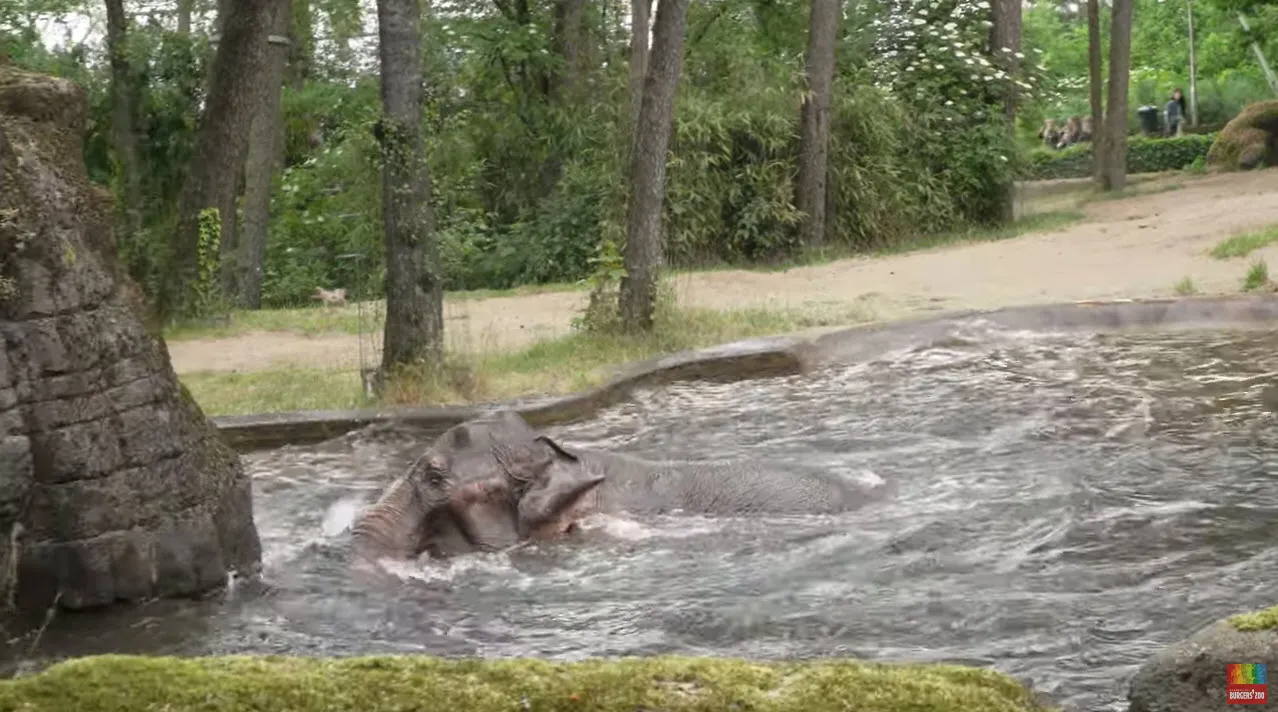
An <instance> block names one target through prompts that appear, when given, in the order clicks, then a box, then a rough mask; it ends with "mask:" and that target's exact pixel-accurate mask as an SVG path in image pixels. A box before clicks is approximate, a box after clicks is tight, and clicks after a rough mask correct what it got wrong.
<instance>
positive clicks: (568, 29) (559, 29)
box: [546, 0, 586, 102]
mask: <svg viewBox="0 0 1278 712" xmlns="http://www.w3.org/2000/svg"><path fill="white" fill-rule="evenodd" d="M585 9H586V0H557V1H556V2H555V9H554V13H555V16H554V25H553V28H552V30H551V39H550V47H551V51H552V52H554V54H555V56H557V57H559V60H560V62H561V63H562V66H561V67H560V69H559V71H558V72H556V73H554V74H553V75H551V77H550V86H549V87H547V92H546V93H547V95H548V96H550V97H551V99H552V100H554V101H557V102H564V101H571V100H572V99H573V97H574V96H575V95H576V89H577V85H578V83H579V80H580V74H581V57H580V55H581V44H582V39H583V37H582V20H583V19H584V16H585Z"/></svg>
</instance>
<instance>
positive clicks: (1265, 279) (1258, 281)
mask: <svg viewBox="0 0 1278 712" xmlns="http://www.w3.org/2000/svg"><path fill="white" fill-rule="evenodd" d="M1267 286H1269V263H1267V262H1265V261H1264V260H1256V261H1255V262H1252V263H1251V266H1250V267H1248V268H1247V274H1246V276H1244V277H1243V283H1242V288H1243V291H1244V292H1255V291H1258V290H1260V289H1263V288H1264V287H1267Z"/></svg>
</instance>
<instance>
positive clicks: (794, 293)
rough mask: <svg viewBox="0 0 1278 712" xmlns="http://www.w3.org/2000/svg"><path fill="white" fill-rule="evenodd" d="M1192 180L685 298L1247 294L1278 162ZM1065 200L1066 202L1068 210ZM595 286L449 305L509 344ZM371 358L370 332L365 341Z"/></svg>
mask: <svg viewBox="0 0 1278 712" xmlns="http://www.w3.org/2000/svg"><path fill="white" fill-rule="evenodd" d="M1178 182H1180V183H1182V184H1183V185H1184V187H1183V188H1180V189H1178V190H1172V191H1168V192H1159V193H1151V194H1146V195H1137V196H1133V197H1128V198H1124V199H1121V200H1107V201H1098V202H1093V203H1090V204H1089V205H1088V206H1087V207H1086V209H1085V212H1086V215H1087V218H1086V219H1085V220H1084V221H1082V222H1081V223H1078V224H1076V225H1073V226H1071V227H1068V228H1065V229H1062V230H1057V231H1054V232H1048V233H1041V234H1035V235H1027V236H1023V237H1019V238H1015V239H1011V240H1003V241H999V242H987V243H979V244H973V245H964V246H958V247H948V248H940V249H935V250H929V251H926V252H915V253H909V254H903V255H895V256H889V257H879V258H857V259H849V260H841V261H839V262H833V263H829V264H825V265H819V266H812V267H800V268H795V269H791V270H787V271H784V272H749V271H744V270H733V271H723V272H705V273H698V274H691V275H686V276H681V277H679V278H678V279H677V280H676V289H677V291H678V293H679V299H680V301H681V303H683V304H686V305H690V306H701V307H712V308H719V309H730V308H740V307H749V306H773V307H779V306H783V307H803V308H828V307H829V306H831V305H840V304H851V303H854V302H856V303H861V304H865V305H867V306H869V307H870V308H872V309H873V312H874V314H875V316H876V317H877V318H880V319H894V318H900V317H903V316H908V315H911V314H916V313H919V312H923V311H949V310H956V309H969V308H992V307H998V306H1007V305H1013V304H1035V303H1051V302H1065V301H1073V300H1080V299H1112V298H1124V297H1156V296H1168V295H1171V294H1172V293H1173V286H1174V285H1175V284H1176V282H1178V281H1180V280H1181V279H1183V278H1185V277H1189V278H1191V279H1192V280H1193V282H1194V284H1195V285H1196V286H1197V288H1198V289H1199V291H1200V292H1203V293H1222V292H1236V291H1238V289H1239V285H1240V283H1241V280H1242V277H1243V275H1244V273H1245V272H1246V270H1247V266H1248V264H1249V263H1250V260H1251V259H1254V258H1257V257H1259V258H1264V259H1266V260H1267V261H1269V262H1270V264H1274V265H1275V266H1278V246H1271V247H1269V248H1266V249H1264V250H1260V251H1257V252H1256V253H1253V255H1251V256H1249V257H1248V258H1244V259H1234V260H1216V259H1213V258H1211V257H1209V256H1207V254H1206V252H1207V250H1208V249H1210V248H1211V247H1212V246H1213V245H1215V244H1216V243H1217V242H1218V241H1220V240H1221V239H1223V238H1225V237H1228V236H1229V235H1232V234H1235V233H1237V232H1241V231H1245V230H1249V229H1255V228H1259V227H1264V226H1267V225H1273V224H1278V170H1269V171H1262V172H1252V173H1236V174H1227V175H1219V176H1208V177H1201V178H1192V179H1178ZM1058 207H1060V206H1053V208H1054V209H1055V208H1058ZM585 298H586V295H585V293H584V292H568V293H545V294H531V295H521V296H512V297H497V298H492V299H485V300H468V301H460V302H451V303H449V304H446V306H445V310H446V316H447V317H448V323H447V328H448V330H449V332H450V333H449V336H450V341H451V342H452V344H453V346H454V347H455V348H460V349H465V350H484V351H487V350H493V349H503V348H505V349H508V348H512V347H517V346H521V345H525V344H528V343H530V342H532V341H534V340H536V339H538V338H544V337H547V336H554V335H557V334H563V333H566V332H567V331H568V330H569V324H570V321H571V319H572V318H573V316H575V315H576V314H577V312H578V310H579V309H580V308H581V306H582V304H583V303H584V300H585ZM364 342H365V343H364V348H365V359H366V362H367V363H370V364H371V363H372V361H371V357H370V356H369V355H368V351H369V349H370V348H371V347H372V346H374V345H373V344H370V337H367V336H366V337H365V339H364ZM359 348H360V339H359V338H358V337H356V336H353V335H346V334H330V335H323V336H304V335H299V334H291V333H279V332H269V333H267V332H259V333H254V334H247V335H243V336H237V337H232V338H221V339H194V340H189V341H176V342H172V343H170V344H169V352H170V354H171V355H172V357H173V365H174V367H175V368H176V369H177V371H178V372H179V373H188V372H193V371H209V370H212V371H250V370H263V369H268V368H272V367H278V366H282V365H295V366H305V367H318V368H328V367H334V368H336V367H342V368H353V367H354V364H356V363H358V362H359Z"/></svg>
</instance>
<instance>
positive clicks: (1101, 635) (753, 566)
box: [10, 327, 1278, 710]
mask: <svg viewBox="0 0 1278 712" xmlns="http://www.w3.org/2000/svg"><path fill="white" fill-rule="evenodd" d="M1276 374H1278V331H1273V330H1240V331H1190V332H1172V333H1146V334H1127V335H1099V336H1096V335H1080V334H1068V335H1062V334H1057V335H1052V334H1037V335H1035V334H1024V333H1009V332H1001V331H998V330H994V329H982V328H979V327H967V333H958V332H956V333H954V334H952V335H951V337H949V338H946V339H944V340H942V341H939V342H933V343H930V344H927V345H923V346H919V347H917V348H912V349H906V350H902V351H897V352H895V353H891V354H888V355H886V356H884V357H882V358H879V359H877V360H875V361H873V362H869V363H863V364H858V365H855V366H850V367H842V368H837V369H832V370H827V371H823V372H820V373H816V374H809V375H806V376H796V377H787V378H777V379H769V380H763V381H752V382H744V383H737V384H729V385H714V384H688V385H677V386H673V387H668V388H664V389H660V390H655V391H649V392H643V393H640V394H638V395H636V396H635V397H634V398H632V399H631V400H630V401H629V402H627V403H625V404H623V405H618V406H616V407H614V408H611V409H609V410H607V411H606V412H604V413H602V414H600V415H599V416H598V417H597V418H594V419H592V420H591V421H589V422H587V423H583V424H578V425H573V426H571V427H564V428H557V429H554V431H553V432H554V433H555V434H556V435H558V436H559V437H561V438H563V439H565V440H567V441H570V442H573V443H575V444H579V445H584V446H591V447H598V448H611V449H615V450H619V451H625V452H630V453H635V454H640V455H645V456H650V457H654V458H658V457H669V458H718V457H731V456H743V457H767V458H776V459H782V460H788V461H792V462H794V463H801V464H802V465H805V466H811V467H823V468H830V469H834V470H838V471H843V472H846V473H848V474H849V475H850V476H854V477H860V478H865V479H866V480H867V481H874V480H877V479H881V480H882V481H884V482H886V485H885V492H884V495H883V496H881V497H879V498H877V499H876V500H874V501H872V502H870V503H869V504H867V505H866V506H864V507H863V508H861V509H859V510H857V511H855V512H851V513H848V514H845V515H840V516H836V517H788V518H773V519H766V518H765V519H759V518H755V519H748V520H746V519H721V520H711V519H705V518H697V517H658V518H642V519H627V518H621V517H599V518H596V519H594V520H592V521H590V522H588V526H587V527H585V530H584V531H583V532H582V533H581V535H580V536H578V537H576V538H574V539H571V540H567V541H562V542H556V543H553V544H549V545H542V546H539V547H532V548H527V549H522V550H519V551H516V552H513V553H506V554H491V555H483V556H471V557H462V558H460V559H457V560H454V561H452V562H449V563H447V564H438V563H435V564H426V565H422V566H420V567H416V568H414V569H412V570H411V571H408V572H406V574H405V577H404V583H403V584H402V585H401V586H400V587H399V588H398V589H397V590H395V591H390V592H388V591H386V590H384V589H371V588H369V587H368V586H366V585H364V586H361V585H359V584H356V583H355V582H353V581H352V580H351V579H350V578H349V577H348V575H347V573H346V565H345V558H344V557H345V547H346V544H347V536H348V535H347V533H346V527H347V526H348V525H349V523H350V521H351V520H352V518H353V517H354V516H355V514H356V513H357V512H358V510H359V508H360V507H362V506H365V505H366V504H367V503H368V502H371V501H372V500H373V499H375V498H376V496H377V495H378V493H379V491H380V490H381V488H382V487H383V486H384V485H385V484H386V483H387V482H388V481H389V479H390V478H392V477H393V476H395V475H397V474H399V472H400V471H401V470H402V468H403V467H404V466H405V465H406V463H407V462H408V461H409V460H410V459H411V458H412V457H413V456H414V455H415V454H416V453H417V452H419V451H420V449H421V448H422V447H424V443H420V442H411V441H407V440H402V439H401V440H395V439H389V440H388V439H387V437H376V438H375V437H370V436H368V435H367V434H358V433H357V434H352V435H350V436H347V437H344V438H340V439H337V440H334V441H332V442H329V443H325V444H323V445H320V446H315V447H289V448H283V449H280V450H275V451H272V452H268V453H261V454H255V455H251V456H248V457H246V464H247V467H248V468H249V469H250V471H251V472H252V473H253V475H254V478H255V488H256V498H257V499H256V508H257V509H256V516H257V521H258V526H259V528H260V530H261V536H262V542H263V546H264V549H265V561H264V566H265V581H264V584H263V585H262V586H252V587H244V586H241V587H235V588H233V589H232V590H231V591H230V592H229V593H228V594H227V595H225V596H224V597H220V598H219V599H218V600H212V601H206V602H202V603H192V602H175V601H169V602H157V603H153V604H149V605H147V606H143V607H139V608H137V609H134V610H131V611H127V612H123V613H118V614H112V615H110V616H104V615H96V616H65V617H59V618H57V619H55V620H54V621H53V622H52V624H51V625H50V626H49V627H48V629H47V630H46V631H44V632H43V633H42V635H41V636H40V639H39V640H38V641H36V640H30V639H25V640H23V641H21V642H19V643H15V644H11V646H10V647H11V651H10V658H11V659H19V660H25V661H27V664H31V661H33V660H37V659H48V658H50V657H58V656H64V655H77V654H86V653H96V652H107V651H117V652H142V653H150V654H210V653H226V652H270V653H295V654H325V655H346V654H355V653H364V652H398V653H403V652H422V653H435V654H446V655H481V656H490V657H499V656H521V655H538V656H546V657H552V658H558V659H574V658H580V657H585V656H592V655H617V654H651V653H662V652H682V653H689V654H698V655H734V656H748V657H757V658H796V657H798V658H801V657H825V656H847V655H852V656H858V657H863V658H876V659H887V660H909V661H937V660H944V661H957V662H966V663H971V664H979V665H989V666H993V667H995V668H997V669H1000V670H1003V671H1005V672H1008V673H1011V674H1013V675H1016V676H1018V677H1020V678H1021V679H1025V680H1028V681H1030V682H1032V684H1033V685H1034V686H1035V687H1036V688H1037V689H1039V690H1041V691H1043V692H1046V693H1048V694H1049V695H1050V696H1051V697H1052V698H1053V699H1054V700H1055V701H1057V702H1058V703H1060V704H1062V705H1064V706H1065V707H1066V708H1068V709H1077V710H1092V709H1113V710H1120V709H1125V708H1126V703H1125V702H1124V698H1125V695H1126V686H1125V683H1126V679H1127V677H1128V676H1129V675H1130V674H1131V673H1132V672H1134V670H1135V668H1136V666H1138V665H1139V664H1140V663H1141V662H1143V661H1144V660H1145V659H1147V658H1148V657H1149V656H1150V655H1151V654H1152V653H1154V652H1155V651H1156V650H1157V649H1158V648H1159V647H1160V646H1162V645H1165V644H1167V643H1171V642H1173V641H1174V640H1176V639H1178V638H1180V637H1183V636H1184V635H1186V634H1188V633H1190V632H1191V631H1193V630H1194V629H1196V628H1198V627H1199V626H1201V625H1203V624H1205V623H1207V622H1209V621H1211V620H1213V619H1216V618H1219V617H1221V616H1224V615H1228V614H1230V613H1233V612H1237V611H1240V610H1244V609H1249V608H1254V607H1260V606H1263V605H1269V604H1272V603H1274V600H1273V587H1272V582H1273V581H1274V580H1275V579H1276V578H1278V546H1275V545H1274V542H1275V541H1278V511H1276V510H1278V488H1275V487H1274V486H1273V485H1272V483H1273V481H1274V479H1275V475H1278V459H1276V458H1274V457H1273V456H1272V453H1273V452H1274V449H1275V446H1278V434H1276V432H1275V429H1274V427H1273V426H1274V418H1275V415H1274V414H1273V413H1272V412H1271V411H1270V410H1268V409H1267V408H1266V406H1265V401H1266V397H1265V396H1264V395H1263V394H1264V391H1265V389H1266V387H1268V386H1272V385H1274V384H1275V383H1278V381H1276V380H1275V375H1276Z"/></svg>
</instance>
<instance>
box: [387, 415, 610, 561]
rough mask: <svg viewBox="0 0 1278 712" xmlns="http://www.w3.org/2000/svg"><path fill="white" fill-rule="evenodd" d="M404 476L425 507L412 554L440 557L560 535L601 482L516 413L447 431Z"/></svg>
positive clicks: (408, 524) (409, 524)
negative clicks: (584, 499) (423, 553)
mask: <svg viewBox="0 0 1278 712" xmlns="http://www.w3.org/2000/svg"><path fill="white" fill-rule="evenodd" d="M407 479H408V480H409V482H410V483H411V484H412V487H413V490H414V491H415V492H416V493H417V500H418V502H420V503H421V505H422V507H421V509H420V510H417V511H418V512H419V514H420V516H418V517H416V522H415V524H416V529H417V532H418V535H419V538H418V541H417V551H416V552H415V553H420V552H422V551H426V552H429V553H430V554H431V555H432V556H436V557H444V556H450V555H456V554H461V553H466V552H469V551H475V550H480V551H494V550H499V549H504V548H507V547H509V546H512V545H514V544H517V543H519V542H521V541H524V540H527V539H543V538H549V537H553V536H556V535H559V534H562V533H565V532H567V531H568V530H570V529H571V528H572V527H573V523H574V519H575V518H576V516H577V514H576V513H577V511H578V506H579V505H580V504H581V502H582V500H583V498H585V496H586V495H587V494H588V493H589V492H591V491H592V490H593V489H594V488H595V487H596V486H598V485H599V484H600V483H602V482H603V479H604V478H603V477H599V476H590V475H588V474H587V473H586V472H585V470H584V468H583V467H582V463H581V462H580V460H579V458H578V457H577V456H576V455H575V454H573V453H571V452H570V451H569V450H568V449H566V448H564V447H562V446H560V445H559V444H557V443H555V442H554V441H553V440H551V439H550V438H548V437H546V436H544V435H540V434H538V433H537V431H536V430H534V429H533V428H532V427H531V426H529V425H528V423H527V422H526V421H525V420H524V419H523V418H522V417H520V416H519V414H517V413H515V412H513V411H497V412H496V413H493V414H491V415H489V416H487V417H483V418H477V419H474V420H470V421H466V422H464V423H460V424H458V425H455V426H453V427H452V428H449V429H448V430H447V431H445V432H444V434H443V435H441V436H439V438H438V439H437V440H436V441H435V443H434V444H433V445H432V446H431V448H430V449H429V450H427V452H426V453H425V454H423V455H422V457H421V458H419V459H418V461H417V462H416V463H415V464H414V465H413V467H412V468H410V471H409V474H408V477H407ZM413 519H414V517H412V516H409V517H404V518H401V520H400V521H401V522H402V523H403V524H402V526H406V527H413V526H414V521H412V520H413Z"/></svg>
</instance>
